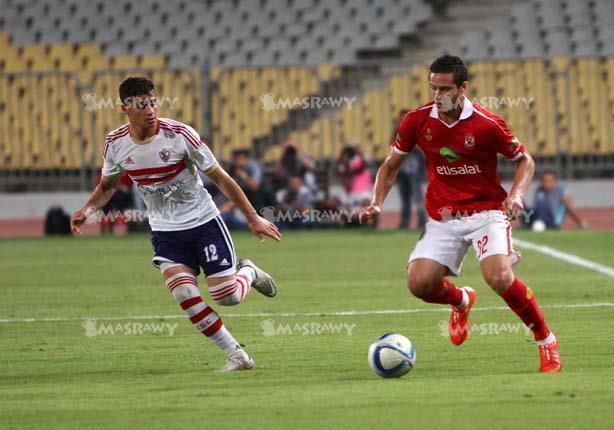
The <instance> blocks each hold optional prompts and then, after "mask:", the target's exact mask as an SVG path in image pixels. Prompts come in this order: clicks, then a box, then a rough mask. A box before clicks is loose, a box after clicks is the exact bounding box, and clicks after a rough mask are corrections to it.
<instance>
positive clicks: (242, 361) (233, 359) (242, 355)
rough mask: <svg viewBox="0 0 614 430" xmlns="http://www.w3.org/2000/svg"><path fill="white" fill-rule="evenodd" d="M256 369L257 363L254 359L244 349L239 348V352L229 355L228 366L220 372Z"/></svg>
mask: <svg viewBox="0 0 614 430" xmlns="http://www.w3.org/2000/svg"><path fill="white" fill-rule="evenodd" d="M255 367H256V363H254V360H253V359H252V357H250V356H249V355H248V354H247V352H245V351H244V350H243V349H242V348H240V347H237V350H236V351H234V352H232V353H231V354H228V359H227V361H226V365H225V366H224V367H222V368H221V369H220V370H219V371H220V372H233V371H235V370H251V369H254V368H255Z"/></svg>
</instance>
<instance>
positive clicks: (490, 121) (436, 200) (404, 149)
mask: <svg viewBox="0 0 614 430" xmlns="http://www.w3.org/2000/svg"><path fill="white" fill-rule="evenodd" d="M416 145H418V146H419V147H420V148H421V149H422V151H423V152H424V156H425V159H426V168H427V171H428V177H429V184H428V187H427V190H426V195H425V207H426V210H427V212H428V214H429V216H430V217H431V218H433V219H435V220H441V219H442V217H443V218H446V217H449V216H454V215H457V214H462V215H464V214H465V213H467V214H471V213H473V212H480V211H484V210H493V209H495V210H496V209H501V208H502V203H503V201H504V200H505V198H506V197H507V193H506V192H505V190H504V189H503V187H501V181H500V179H499V175H498V174H497V153H500V154H503V155H504V156H505V157H506V158H507V159H509V160H511V161H515V160H517V159H519V158H520V157H521V156H522V155H523V154H524V153H525V151H526V149H525V147H524V145H523V144H522V143H521V142H519V141H518V139H517V138H516V137H515V136H514V135H513V134H512V132H511V131H510V130H509V129H508V128H507V125H506V124H505V122H504V121H503V119H502V118H501V117H499V116H497V115H495V114H493V113H491V112H489V111H487V110H486V109H484V108H483V107H482V106H479V105H477V104H473V103H471V101H469V99H468V98H467V97H465V100H464V104H463V110H462V112H461V115H460V118H459V119H458V121H456V122H455V123H453V124H446V123H445V122H443V121H442V120H440V119H439V115H438V113H437V106H436V105H435V103H434V102H431V103H429V104H427V105H425V106H422V107H420V108H418V109H414V110H412V111H410V112H408V113H407V114H405V116H404V117H403V119H402V120H401V123H400V124H399V128H398V131H397V136H396V140H395V142H394V143H393V149H394V151H395V152H397V153H399V154H407V153H409V151H411V150H412V149H413V147H414V146H416Z"/></svg>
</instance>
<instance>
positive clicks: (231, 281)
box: [209, 276, 242, 306]
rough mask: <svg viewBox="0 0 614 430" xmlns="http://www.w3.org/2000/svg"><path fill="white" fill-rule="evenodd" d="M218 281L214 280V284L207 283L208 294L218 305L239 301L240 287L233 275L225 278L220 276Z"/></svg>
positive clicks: (235, 303) (230, 304) (227, 304)
mask: <svg viewBox="0 0 614 430" xmlns="http://www.w3.org/2000/svg"><path fill="white" fill-rule="evenodd" d="M220 280H221V282H220V281H217V280H216V283H215V284H214V285H211V284H209V294H210V295H211V298H212V299H213V300H215V302H216V303H217V304H218V305H222V306H234V305H238V304H239V303H241V300H242V296H241V292H242V290H241V288H240V286H239V284H238V283H237V279H236V278H235V277H234V276H229V277H227V278H221V279H220Z"/></svg>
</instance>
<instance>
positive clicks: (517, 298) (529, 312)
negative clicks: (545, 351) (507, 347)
mask: <svg viewBox="0 0 614 430" xmlns="http://www.w3.org/2000/svg"><path fill="white" fill-rule="evenodd" d="M501 297H502V298H503V300H505V303H507V305H508V306H509V307H510V308H511V309H512V310H513V311H514V312H515V313H516V315H518V316H519V317H520V319H521V320H522V322H523V323H525V325H526V326H527V327H529V328H530V329H531V331H533V336H535V340H543V339H545V338H547V337H548V336H549V335H550V330H548V326H547V325H546V321H544V314H542V311H541V309H539V306H538V304H537V302H536V301H535V298H534V297H533V291H531V289H530V288H529V287H527V286H526V285H525V284H524V282H522V281H521V280H520V279H518V278H516V279H514V282H512V285H511V286H510V287H509V288H508V289H507V290H506V291H505V292H504V293H503V294H501Z"/></svg>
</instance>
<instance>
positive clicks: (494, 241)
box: [409, 210, 514, 276]
mask: <svg viewBox="0 0 614 430" xmlns="http://www.w3.org/2000/svg"><path fill="white" fill-rule="evenodd" d="M469 245H473V249H474V251H475V256H476V257H477V259H478V260H480V261H482V260H483V259H484V258H486V257H490V256H491V255H496V254H504V255H512V253H514V249H513V248H512V236H511V226H510V222H509V221H508V219H507V217H506V215H505V214H504V213H503V212H502V211H497V210H491V211H484V212H480V213H476V214H473V215H471V216H467V217H461V218H455V219H451V220H448V221H435V220H434V219H430V218H429V220H428V222H427V223H426V227H425V230H424V233H423V235H422V237H421V238H420V240H419V241H418V243H417V244H416V247H415V248H414V251H413V252H412V253H411V255H410V256H409V261H410V262H411V261H413V260H416V259H418V258H428V259H429V260H435V261H436V262H438V263H440V264H442V265H444V266H446V267H447V268H448V269H449V272H450V274H452V275H454V276H458V275H459V274H460V272H461V267H462V266H463V258H465V254H466V253H467V250H468V249H469Z"/></svg>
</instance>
